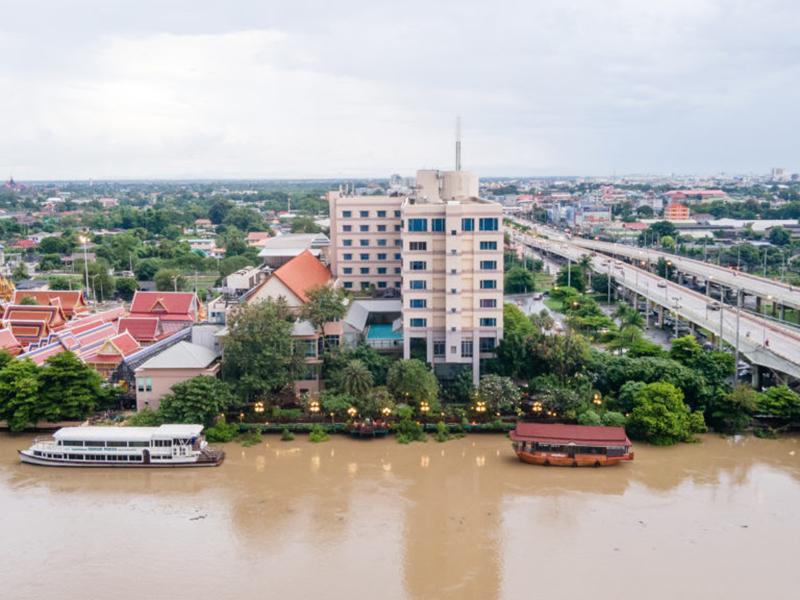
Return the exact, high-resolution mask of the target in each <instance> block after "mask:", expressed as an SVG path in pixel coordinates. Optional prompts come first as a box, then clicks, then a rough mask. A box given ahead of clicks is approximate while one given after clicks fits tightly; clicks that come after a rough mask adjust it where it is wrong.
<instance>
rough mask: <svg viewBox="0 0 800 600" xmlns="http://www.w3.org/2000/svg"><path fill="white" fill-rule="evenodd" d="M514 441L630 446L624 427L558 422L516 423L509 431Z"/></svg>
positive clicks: (563, 444)
mask: <svg viewBox="0 0 800 600" xmlns="http://www.w3.org/2000/svg"><path fill="white" fill-rule="evenodd" d="M511 439H512V440H514V441H515V442H538V443H540V444H555V445H562V446H566V445H569V444H575V445H576V446H600V447H606V446H630V445H631V441H630V440H629V439H628V436H627V435H626V434H625V428H624V427H601V426H594V425H563V424H560V423H517V428H516V429H515V430H514V431H512V432H511Z"/></svg>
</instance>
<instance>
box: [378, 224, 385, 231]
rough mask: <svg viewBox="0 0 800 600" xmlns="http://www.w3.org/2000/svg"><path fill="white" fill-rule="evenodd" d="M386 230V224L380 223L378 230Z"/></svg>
mask: <svg viewBox="0 0 800 600" xmlns="http://www.w3.org/2000/svg"><path fill="white" fill-rule="evenodd" d="M384 231H386V225H378V232H379V233H382V232H384Z"/></svg>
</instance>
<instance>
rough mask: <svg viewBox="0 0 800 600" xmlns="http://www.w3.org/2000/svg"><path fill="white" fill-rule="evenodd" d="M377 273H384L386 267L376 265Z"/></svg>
mask: <svg viewBox="0 0 800 600" xmlns="http://www.w3.org/2000/svg"><path fill="white" fill-rule="evenodd" d="M378 275H386V267H378Z"/></svg>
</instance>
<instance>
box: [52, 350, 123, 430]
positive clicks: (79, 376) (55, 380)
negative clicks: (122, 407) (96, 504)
mask: <svg viewBox="0 0 800 600" xmlns="http://www.w3.org/2000/svg"><path fill="white" fill-rule="evenodd" d="M39 385H40V390H41V391H40V393H39V401H40V409H39V412H40V414H41V415H42V417H43V418H44V419H46V420H47V421H59V420H61V419H71V420H80V419H85V418H86V417H88V416H89V415H91V414H92V413H94V412H95V411H96V410H97V409H98V408H101V407H104V406H107V405H108V403H109V401H110V400H111V398H112V392H111V390H110V388H105V387H104V386H103V378H102V377H101V376H100V374H99V373H98V372H97V371H95V370H94V369H92V368H91V367H89V366H87V365H86V363H84V362H83V361H82V360H80V359H79V358H78V357H77V356H75V355H74V354H73V353H72V352H61V353H59V354H56V355H54V356H51V357H50V358H48V359H47V360H46V361H45V367H44V368H43V369H40V371H39Z"/></svg>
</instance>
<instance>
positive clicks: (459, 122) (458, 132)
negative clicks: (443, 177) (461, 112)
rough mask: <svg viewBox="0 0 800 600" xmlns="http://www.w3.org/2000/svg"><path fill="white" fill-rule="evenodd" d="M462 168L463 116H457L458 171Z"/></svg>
mask: <svg viewBox="0 0 800 600" xmlns="http://www.w3.org/2000/svg"><path fill="white" fill-rule="evenodd" d="M460 170H461V117H456V171H460Z"/></svg>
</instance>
